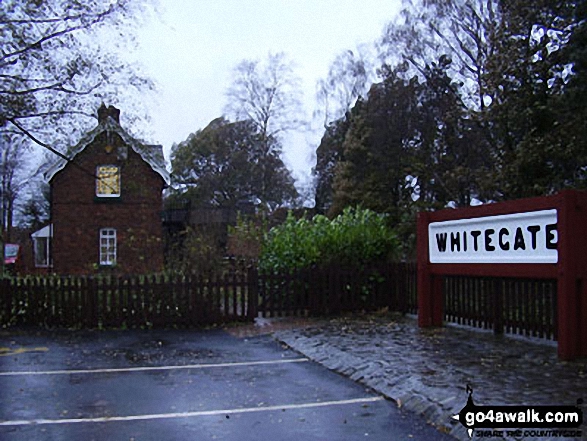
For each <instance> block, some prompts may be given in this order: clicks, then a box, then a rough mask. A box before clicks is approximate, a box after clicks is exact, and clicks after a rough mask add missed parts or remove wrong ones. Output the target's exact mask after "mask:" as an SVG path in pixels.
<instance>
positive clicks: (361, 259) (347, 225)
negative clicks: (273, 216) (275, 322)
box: [259, 208, 398, 272]
mask: <svg viewBox="0 0 587 441" xmlns="http://www.w3.org/2000/svg"><path fill="white" fill-rule="evenodd" d="M397 251H398V240H397V236H396V234H395V232H394V231H393V229H391V228H390V227H389V226H388V225H387V223H386V218H385V215H382V214H377V213H375V212H374V211H371V210H366V209H360V208H357V209H353V208H347V209H345V210H344V211H343V213H342V214H340V215H339V216H337V217H336V218H335V219H333V220H329V219H328V218H327V217H325V216H322V215H317V216H314V217H313V218H312V219H310V220H308V219H306V218H302V219H299V220H296V219H295V218H294V217H293V216H291V215H289V216H288V217H287V219H286V221H285V223H283V224H282V225H279V226H277V227H274V228H272V229H271V230H270V231H269V233H268V234H267V235H266V237H265V240H264V243H263V246H262V250H261V255H260V259H259V269H260V270H261V271H263V272H292V271H295V270H298V269H302V268H307V267H310V266H312V265H328V264H331V263H337V264H340V265H345V266H353V267H362V266H364V265H367V264H370V263H374V262H380V261H384V260H388V259H391V258H392V257H395V256H396V255H397Z"/></svg>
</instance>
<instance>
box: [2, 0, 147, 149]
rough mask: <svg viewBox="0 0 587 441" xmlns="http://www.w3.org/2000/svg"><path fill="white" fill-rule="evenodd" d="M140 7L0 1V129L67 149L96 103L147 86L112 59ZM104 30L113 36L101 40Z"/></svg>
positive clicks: (106, 0)
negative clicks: (81, 122) (34, 136)
mask: <svg viewBox="0 0 587 441" xmlns="http://www.w3.org/2000/svg"><path fill="white" fill-rule="evenodd" d="M142 7H143V5H142V4H140V3H139V2H133V1H132V0H115V1H110V0H87V1H84V2H79V1H77V0H44V1H37V0H3V1H2V2H0V40H1V41H2V48H1V49H0V131H2V132H5V133H6V132H9V133H12V134H19V135H22V136H29V135H30V134H31V133H35V132H36V133H38V134H41V135H42V136H41V137H42V138H43V139H44V140H45V141H49V142H51V143H52V144H55V143H56V140H57V139H59V138H61V139H62V140H63V141H62V143H63V145H67V144H68V141H69V140H70V139H71V136H72V135H74V136H75V133H76V130H77V129H79V128H80V124H79V122H80V118H81V119H82V120H83V119H85V118H89V117H93V116H94V112H95V109H96V108H97V106H98V105H99V104H100V101H109V102H111V103H116V102H117V101H119V100H120V99H125V98H128V96H129V93H128V92H129V91H130V90H132V89H136V88H138V89H144V88H145V87H150V82H149V81H148V80H146V79H145V78H142V77H141V76H140V75H138V74H137V72H136V70H135V68H134V67H132V66H129V65H128V63H125V62H123V61H121V58H120V57H119V56H118V55H117V51H118V49H119V48H120V47H127V48H128V45H130V44H132V38H131V35H130V32H129V31H130V30H131V29H132V27H131V26H130V25H131V23H133V22H134V20H135V18H136V17H137V16H138V15H139V13H141V11H142V9H141V8H142ZM108 29H110V30H115V31H116V32H115V34H116V37H115V38H113V37H110V38H106V33H105V31H106V30H108ZM105 46H106V47H105ZM123 84H124V85H125V87H124V88H121V87H120V86H121V85H123Z"/></svg>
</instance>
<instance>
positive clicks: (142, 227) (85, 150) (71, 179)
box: [32, 105, 169, 274]
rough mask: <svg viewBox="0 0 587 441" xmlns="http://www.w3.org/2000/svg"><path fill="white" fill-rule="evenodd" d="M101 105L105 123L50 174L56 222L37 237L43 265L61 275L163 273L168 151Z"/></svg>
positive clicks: (38, 258)
mask: <svg viewBox="0 0 587 441" xmlns="http://www.w3.org/2000/svg"><path fill="white" fill-rule="evenodd" d="M119 116H120V111H119V110H118V109H116V108H114V107H112V106H110V107H108V108H106V106H104V105H102V106H101V107H100V108H99V109H98V125H97V126H96V127H95V128H94V129H93V130H91V131H90V132H88V133H87V134H86V135H85V136H84V137H83V138H82V139H81V140H80V142H79V143H78V144H77V145H76V146H75V147H72V148H71V149H70V150H69V151H68V152H67V157H68V158H69V160H66V159H63V158H59V160H57V161H56V162H55V163H53V164H51V165H50V166H49V167H48V169H47V171H46V172H45V178H46V179H47V181H48V182H49V184H50V186H51V221H50V222H51V223H50V225H47V226H46V227H44V228H43V229H41V230H39V231H37V232H36V233H33V235H32V238H33V242H34V249H35V254H36V255H35V261H36V266H37V267H41V268H46V271H47V272H49V273H57V274H92V273H102V272H106V273H115V274H145V273H153V272H158V271H161V270H162V269H163V234H162V233H163V231H162V223H161V210H162V204H163V201H162V197H163V194H162V192H163V189H164V188H165V187H166V186H168V185H169V172H168V171H167V169H166V168H165V160H164V157H163V150H162V147H161V146H158V145H157V146H155V145H145V144H142V143H141V142H139V141H138V140H136V139H134V138H133V137H131V136H130V135H129V134H128V133H127V132H126V131H125V130H124V129H123V128H122V127H121V126H120V121H119Z"/></svg>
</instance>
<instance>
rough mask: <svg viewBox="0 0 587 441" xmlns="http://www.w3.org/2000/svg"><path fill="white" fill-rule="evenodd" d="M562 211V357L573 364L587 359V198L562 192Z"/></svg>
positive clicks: (567, 191) (559, 243)
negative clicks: (579, 359) (576, 360)
mask: <svg viewBox="0 0 587 441" xmlns="http://www.w3.org/2000/svg"><path fill="white" fill-rule="evenodd" d="M561 196H562V197H561V200H560V203H559V209H558V219H557V223H558V228H557V231H558V245H557V249H558V293H557V297H558V308H557V309H558V312H557V313H558V321H557V322H558V355H559V358H560V359H561V360H572V359H574V358H576V357H578V356H586V355H587V341H586V339H585V338H584V336H585V334H586V333H587V324H586V323H585V322H586V321H587V289H586V287H585V286H584V285H585V278H587V271H586V270H585V266H586V264H587V262H586V261H587V259H586V257H585V251H584V250H585V246H586V245H587V243H586V242H587V240H586V239H585V234H584V232H583V231H582V230H583V229H584V226H585V222H586V221H587V197H586V196H585V194H584V193H582V194H581V195H579V194H578V193H577V192H575V191H572V190H565V191H563V192H561Z"/></svg>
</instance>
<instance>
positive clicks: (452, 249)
mask: <svg viewBox="0 0 587 441" xmlns="http://www.w3.org/2000/svg"><path fill="white" fill-rule="evenodd" d="M556 224H557V213H556V210H555V209H553V210H541V211H531V212H527V213H515V214H505V215H500V216H487V217H479V218H473V219H458V220H451V221H445V222H432V223H430V224H429V225H428V250H429V254H430V263H557V262H558V252H557V249H556V247H557V241H558V234H557V229H556V228H557V225H556Z"/></svg>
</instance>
